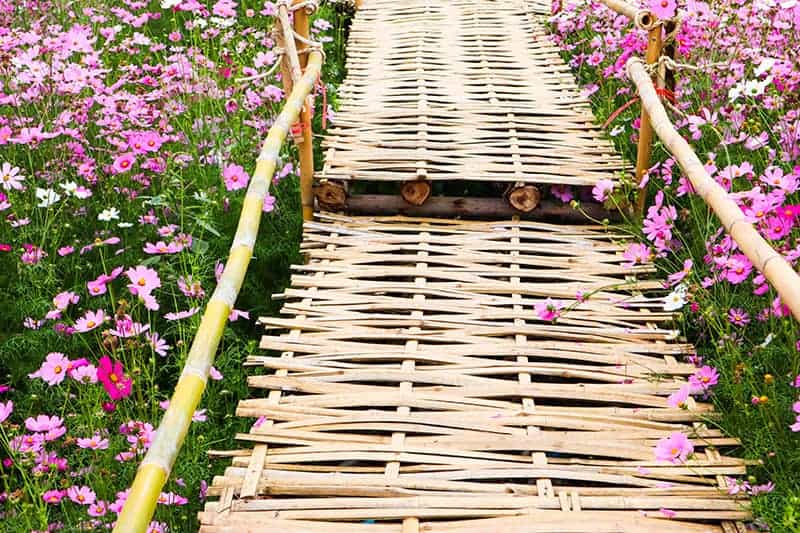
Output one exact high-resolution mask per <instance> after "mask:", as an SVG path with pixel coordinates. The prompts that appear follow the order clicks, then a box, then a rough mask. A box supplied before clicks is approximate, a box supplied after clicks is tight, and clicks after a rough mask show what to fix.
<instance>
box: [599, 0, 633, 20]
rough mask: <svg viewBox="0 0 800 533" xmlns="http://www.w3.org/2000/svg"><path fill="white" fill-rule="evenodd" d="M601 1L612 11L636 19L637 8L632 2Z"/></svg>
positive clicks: (621, 0) (619, 0)
mask: <svg viewBox="0 0 800 533" xmlns="http://www.w3.org/2000/svg"><path fill="white" fill-rule="evenodd" d="M600 1H601V2H603V3H604V4H605V5H606V7H608V8H609V9H611V10H612V11H616V12H617V13H619V14H620V15H624V16H626V17H628V18H629V19H631V20H635V19H636V15H637V14H638V13H639V8H638V7H636V6H635V5H633V4H629V3H628V2H625V1H623V0H600Z"/></svg>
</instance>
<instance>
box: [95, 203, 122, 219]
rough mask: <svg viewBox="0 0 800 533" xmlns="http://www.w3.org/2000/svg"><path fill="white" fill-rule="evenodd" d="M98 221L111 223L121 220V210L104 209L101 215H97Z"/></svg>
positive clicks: (113, 208) (114, 208)
mask: <svg viewBox="0 0 800 533" xmlns="http://www.w3.org/2000/svg"><path fill="white" fill-rule="evenodd" d="M97 220H100V221H102V222H110V221H112V220H119V209H117V208H116V207H109V208H108V209H103V210H102V211H101V212H100V214H99V215H97Z"/></svg>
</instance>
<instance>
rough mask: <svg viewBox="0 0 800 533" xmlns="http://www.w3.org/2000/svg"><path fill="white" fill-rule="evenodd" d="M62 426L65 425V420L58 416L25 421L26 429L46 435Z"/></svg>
mask: <svg viewBox="0 0 800 533" xmlns="http://www.w3.org/2000/svg"><path fill="white" fill-rule="evenodd" d="M62 424H64V419H63V418H61V417H58V416H47V415H39V416H37V417H36V418H33V417H28V418H26V419H25V428H26V429H27V430H28V431H33V432H36V433H46V432H48V431H50V430H53V429H57V428H59V427H61V426H62Z"/></svg>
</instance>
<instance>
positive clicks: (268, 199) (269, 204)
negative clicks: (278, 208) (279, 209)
mask: <svg viewBox="0 0 800 533" xmlns="http://www.w3.org/2000/svg"><path fill="white" fill-rule="evenodd" d="M274 209H275V197H274V196H272V195H271V194H270V193H267V194H266V195H265V196H264V205H263V206H262V208H261V210H262V211H263V212H264V213H272V211H273V210H274Z"/></svg>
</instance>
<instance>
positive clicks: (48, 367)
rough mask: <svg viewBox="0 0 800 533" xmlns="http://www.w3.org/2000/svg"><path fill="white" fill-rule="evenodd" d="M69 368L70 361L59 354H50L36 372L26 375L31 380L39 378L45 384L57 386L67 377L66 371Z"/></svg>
mask: <svg viewBox="0 0 800 533" xmlns="http://www.w3.org/2000/svg"><path fill="white" fill-rule="evenodd" d="M69 368H70V360H69V359H68V358H67V357H66V356H65V355H64V354H63V353H60V352H50V353H49V354H47V357H46V358H45V360H44V363H42V366H41V367H40V368H39V370H37V371H36V372H33V373H32V374H28V377H29V378H31V379H35V378H41V379H42V380H43V381H44V382H45V383H47V384H48V385H50V386H51V387H52V386H53V385H58V384H59V383H61V382H62V381H64V378H66V377H67V371H68V370H69Z"/></svg>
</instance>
